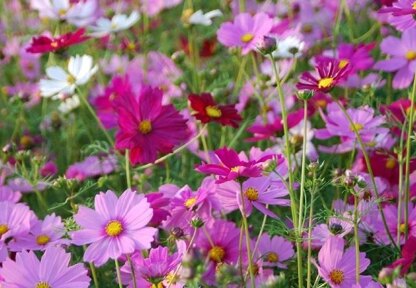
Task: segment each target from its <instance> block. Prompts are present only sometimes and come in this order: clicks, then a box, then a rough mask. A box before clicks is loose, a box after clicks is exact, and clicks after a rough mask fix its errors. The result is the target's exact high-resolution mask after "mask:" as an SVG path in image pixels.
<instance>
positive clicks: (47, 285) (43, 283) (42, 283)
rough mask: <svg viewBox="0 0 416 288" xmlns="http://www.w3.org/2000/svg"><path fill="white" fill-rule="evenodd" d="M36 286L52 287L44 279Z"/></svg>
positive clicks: (41, 287)
mask: <svg viewBox="0 0 416 288" xmlns="http://www.w3.org/2000/svg"><path fill="white" fill-rule="evenodd" d="M35 288H52V287H51V286H50V285H49V284H48V283H46V282H43V281H42V282H38V283H37V284H36V286H35Z"/></svg>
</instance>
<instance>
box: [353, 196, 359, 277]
mask: <svg viewBox="0 0 416 288" xmlns="http://www.w3.org/2000/svg"><path fill="white" fill-rule="evenodd" d="M354 243H355V282H356V283H357V284H360V240H359V237H358V196H357V195H356V194H355V193H354Z"/></svg>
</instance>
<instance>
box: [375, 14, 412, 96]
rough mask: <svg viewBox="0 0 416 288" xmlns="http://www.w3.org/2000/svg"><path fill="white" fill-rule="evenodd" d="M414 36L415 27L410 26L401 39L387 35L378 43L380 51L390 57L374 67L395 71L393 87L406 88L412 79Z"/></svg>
mask: <svg viewBox="0 0 416 288" xmlns="http://www.w3.org/2000/svg"><path fill="white" fill-rule="evenodd" d="M413 21H415V20H413ZM415 22H416V21H415ZM415 38H416V28H412V29H409V30H406V31H405V32H403V34H402V38H401V39H399V38H397V37H394V36H389V37H387V38H385V39H384V40H383V41H382V42H381V44H380V48H381V51H382V52H383V53H385V54H387V55H390V56H391V58H390V59H387V60H382V61H379V62H377V63H376V64H375V65H374V68H375V69H379V70H382V71H387V72H394V71H397V72H396V74H395V75H394V78H393V87H394V88H396V89H404V88H407V87H409V85H410V84H411V83H412V81H413V75H414V73H415V72H416V61H415V60H416V42H415V41H414V39H415Z"/></svg>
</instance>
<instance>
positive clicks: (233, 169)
mask: <svg viewBox="0 0 416 288" xmlns="http://www.w3.org/2000/svg"><path fill="white" fill-rule="evenodd" d="M238 170H240V166H235V167H233V168H231V172H235V173H238Z"/></svg>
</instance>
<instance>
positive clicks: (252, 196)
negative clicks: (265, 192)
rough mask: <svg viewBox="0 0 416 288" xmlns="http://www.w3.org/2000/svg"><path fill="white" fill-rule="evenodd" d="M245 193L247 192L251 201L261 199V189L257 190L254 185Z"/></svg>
mask: <svg viewBox="0 0 416 288" xmlns="http://www.w3.org/2000/svg"><path fill="white" fill-rule="evenodd" d="M245 194H246V196H247V198H248V200H250V201H256V200H257V199H259V191H257V190H256V189H254V188H253V187H249V188H247V190H246V192H245Z"/></svg>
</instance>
